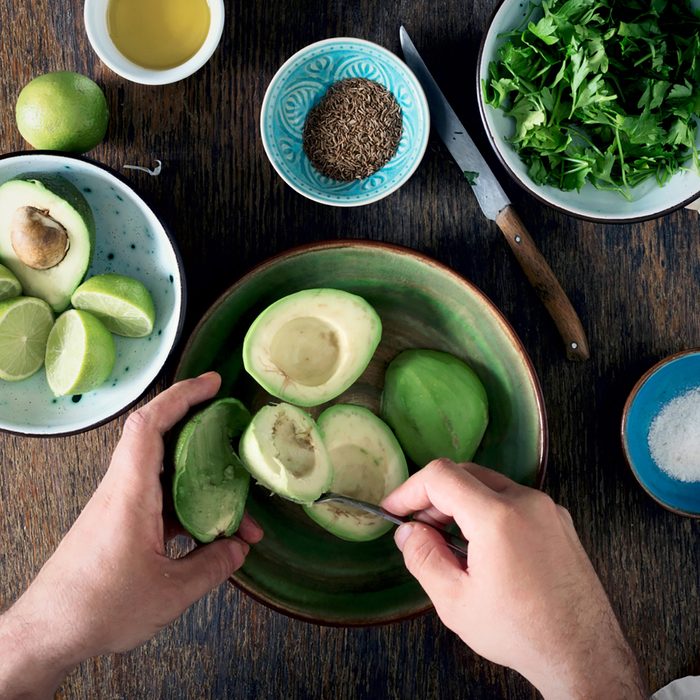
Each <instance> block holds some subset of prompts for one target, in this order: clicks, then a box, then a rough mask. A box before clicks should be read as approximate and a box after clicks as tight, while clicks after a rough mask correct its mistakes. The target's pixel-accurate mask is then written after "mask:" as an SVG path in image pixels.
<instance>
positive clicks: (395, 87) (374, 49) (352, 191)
mask: <svg viewBox="0 0 700 700" xmlns="http://www.w3.org/2000/svg"><path fill="white" fill-rule="evenodd" d="M345 78H367V79H368V80H374V81H376V82H378V83H379V84H381V85H383V86H384V87H385V88H386V89H387V90H389V91H390V92H392V93H393V95H394V97H395V98H396V100H397V102H398V103H399V105H400V106H401V111H402V113H403V134H402V135H401V140H400V142H399V147H398V149H397V151H396V154H395V155H394V157H393V158H392V159H391V160H390V161H389V162H388V163H387V164H386V165H385V166H384V167H383V168H381V169H380V170H378V171H377V172H376V173H374V174H373V175H371V176H370V177H368V178H365V179H363V180H357V181H354V182H338V181H337V180H331V179H330V178H327V177H324V176H323V175H321V174H320V173H319V172H318V171H317V170H315V168H314V167H313V166H312V165H311V162H310V161H309V159H308V158H307V157H306V154H305V153H304V149H303V147H302V134H303V130H304V122H305V121H306V115H307V114H308V113H309V110H310V109H311V108H312V107H314V106H315V105H316V104H317V103H318V102H319V100H320V99H321V98H322V97H323V95H324V94H325V92H326V90H327V89H328V88H329V87H330V86H331V85H332V84H333V83H335V82H337V81H339V80H343V79H345ZM260 129H261V132H262V141H263V146H264V147H265V152H266V153H267V157H268V158H269V159H270V162H271V163H272V165H273V166H274V168H275V170H277V172H278V173H279V174H280V176H281V177H282V179H283V180H284V181H285V182H286V183H287V184H288V185H289V186H290V187H292V188H294V189H295V190H296V191H297V192H299V193H300V194H303V195H304V196H305V197H308V198H309V199H313V200H314V201H316V202H321V203H322V204H330V205H333V206H337V207H354V206H359V205H362V204H370V203H371V202H376V201H377V200H379V199H382V198H383V197H386V196H387V195H388V194H391V193H392V192H394V191H395V190H397V189H398V188H399V187H401V185H402V184H403V183H404V182H406V180H408V178H410V177H411V175H412V174H413V173H414V172H415V170H416V168H417V167H418V164H419V163H420V161H421V159H422V158H423V154H424V153H425V149H426V147H427V145H428V135H429V133H430V112H429V109H428V102H427V100H426V99H425V93H424V92H423V88H421V86H420V84H419V83H418V80H416V77H415V76H414V75H413V73H412V72H411V70H410V69H409V68H408V66H406V64H405V63H404V62H403V61H401V60H400V59H399V58H398V57H397V56H395V55H394V54H393V53H391V52H390V51H387V50H386V49H384V48H382V47H381V46H378V45H377V44H373V43H371V42H369V41H364V40H363V39H353V38H348V37H339V38H336V39H325V40H324V41H319V42H317V43H315V44H310V45H309V46H307V47H306V48H303V49H302V50H301V51H298V52H297V53H295V54H294V55H293V56H292V57H291V58H290V59H289V60H288V61H287V62H286V63H285V64H284V65H283V66H282V67H281V68H280V69H279V71H278V72H277V74H276V75H275V77H274V78H273V79H272V82H271V83H270V85H269V87H268V88H267V92H266V93H265V98H264V100H263V104H262V110H261V113H260Z"/></svg>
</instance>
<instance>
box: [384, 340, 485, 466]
mask: <svg viewBox="0 0 700 700" xmlns="http://www.w3.org/2000/svg"><path fill="white" fill-rule="evenodd" d="M381 416H382V418H383V419H384V420H385V421H386V422H387V423H388V424H389V425H390V426H391V427H392V429H393V430H394V432H395V433H396V436H397V437H398V439H399V442H400V443H401V446H402V447H403V449H404V451H405V452H406V454H407V455H408V456H409V457H410V459H412V460H413V461H414V462H415V463H416V464H417V465H418V466H419V467H423V466H425V465H426V464H428V462H430V461H432V460H433V459H438V458H439V457H447V458H448V459H451V460H452V461H453V462H468V461H469V460H470V459H472V457H473V456H474V454H475V453H476V451H477V449H478V447H479V444H480V443H481V439H482V438H483V437H484V433H485V431H486V427H487V426H488V422H489V405H488V397H487V395H486V389H485V388H484V385H483V384H482V383H481V380H480V379H479V377H478V375H477V374H476V372H474V370H473V369H472V368H471V367H470V366H469V365H467V364H466V363H465V362H463V361H462V360H460V359H459V358H458V357H455V356H454V355H450V354H449V353H446V352H442V351H439V350H404V351H403V352H402V353H400V354H399V355H397V356H396V357H395V358H394V359H393V360H392V361H391V363H389V366H388V367H387V370H386V374H385V375H384V391H383V392H382V400H381Z"/></svg>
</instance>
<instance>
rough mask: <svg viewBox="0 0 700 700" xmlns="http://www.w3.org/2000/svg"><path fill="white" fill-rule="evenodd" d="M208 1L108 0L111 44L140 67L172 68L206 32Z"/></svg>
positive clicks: (189, 54)
mask: <svg viewBox="0 0 700 700" xmlns="http://www.w3.org/2000/svg"><path fill="white" fill-rule="evenodd" d="M210 21H211V16H210V12H209V4H208V3H207V0H109V5H108V7H107V28H108V30H109V35H110V36H111V37H112V41H113V42H114V45H115V46H116V47H117V48H118V49H119V51H121V53H122V54H124V56H126V57H127V58H128V59H129V60H130V61H133V62H134V63H136V64H137V65H139V66H142V67H143V68H155V69H161V70H164V69H166V68H174V67H175V66H179V65H181V64H182V63H185V61H187V60H189V59H190V58H192V56H194V55H195V54H196V53H197V51H199V49H200V48H201V46H202V44H203V43H204V40H205V39H206V37H207V34H208V33H209V24H210Z"/></svg>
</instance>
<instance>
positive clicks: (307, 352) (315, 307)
mask: <svg viewBox="0 0 700 700" xmlns="http://www.w3.org/2000/svg"><path fill="white" fill-rule="evenodd" d="M381 335H382V323H381V320H380V319H379V316H378V315H377V312H376V311H375V310H374V309H373V308H372V307H371V306H370V305H369V304H368V303H367V302H366V301H365V300H364V299H362V297H358V296H357V295H355V294H350V293H348V292H343V291H341V290H339V289H306V290H304V291H301V292H297V293H296V294H290V295H289V296H286V297H284V298H282V299H280V300H279V301H277V302H275V303H274V304H272V305H271V306H269V307H268V308H267V309H265V311H263V312H262V313H261V314H260V315H259V316H258V317H257V318H256V319H255V321H254V322H253V325H252V326H251V327H250V329H249V330H248V333H247V334H246V337H245V340H244V341H243V363H244V366H245V368H246V370H247V371H248V373H249V374H250V375H251V376H252V377H253V378H254V379H255V380H256V381H257V382H258V384H260V385H261V386H262V387H263V388H264V389H265V390H266V391H268V392H269V393H270V394H272V395H273V396H276V397H277V398H279V399H282V400H283V401H289V402H290V403H293V404H297V405H299V406H318V405H319V404H322V403H325V402H326V401H330V400H331V399H333V398H335V397H336V396H338V395H339V394H341V393H342V392H343V391H345V390H346V389H347V388H348V387H349V386H350V385H351V384H352V383H353V382H354V381H355V380H356V379H357V378H358V377H359V376H360V375H361V374H362V372H364V370H365V369H366V367H367V365H368V364H369V361H370V360H371V359H372V355H373V354H374V351H375V350H376V348H377V345H379V341H380V339H381Z"/></svg>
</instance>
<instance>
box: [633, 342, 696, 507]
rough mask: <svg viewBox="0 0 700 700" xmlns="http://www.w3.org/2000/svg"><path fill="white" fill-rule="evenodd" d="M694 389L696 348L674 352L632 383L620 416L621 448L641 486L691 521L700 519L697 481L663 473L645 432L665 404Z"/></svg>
mask: <svg viewBox="0 0 700 700" xmlns="http://www.w3.org/2000/svg"><path fill="white" fill-rule="evenodd" d="M698 387H700V349H699V348H695V349H693V350H687V351H685V352H679V353H676V354H675V355H671V356H670V357H667V358H665V359H664V360H661V362H659V363H658V364H656V365H654V366H653V367H652V368H651V369H650V370H649V371H648V372H647V373H646V374H644V376H643V377H642V378H641V379H640V380H639V381H638V382H637V383H636V384H635V386H634V388H633V389H632V392H631V393H630V395H629V397H628V399H627V403H626V404H625V409H624V412H623V414H622V448H623V450H624V453H625V457H626V458H627V462H628V463H629V465H630V468H631V470H632V473H633V474H634V476H635V478H636V479H637V481H638V482H639V484H640V485H641V487H642V488H643V489H644V490H645V491H646V492H647V493H648V494H649V495H650V496H651V497H652V498H653V499H654V500H655V501H657V503H660V504H661V505H662V506H664V508H668V509H669V510H671V511H673V512H674V513H678V514H679V515H688V516H691V517H695V518H700V481H691V482H688V481H679V480H678V479H674V478H673V477H671V476H670V475H669V474H667V473H666V472H664V471H663V470H662V469H661V468H660V467H659V466H658V464H656V462H655V461H654V459H653V457H652V455H651V450H650V448H649V431H650V429H651V425H652V423H653V421H654V419H655V418H656V416H657V415H658V414H659V412H660V411H661V410H662V409H663V407H664V406H665V405H666V404H668V403H669V402H670V401H672V400H673V399H675V398H676V397H678V396H682V395H683V394H685V393H687V392H688V391H691V390H693V389H697V388H698ZM696 429H697V427H696Z"/></svg>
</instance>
